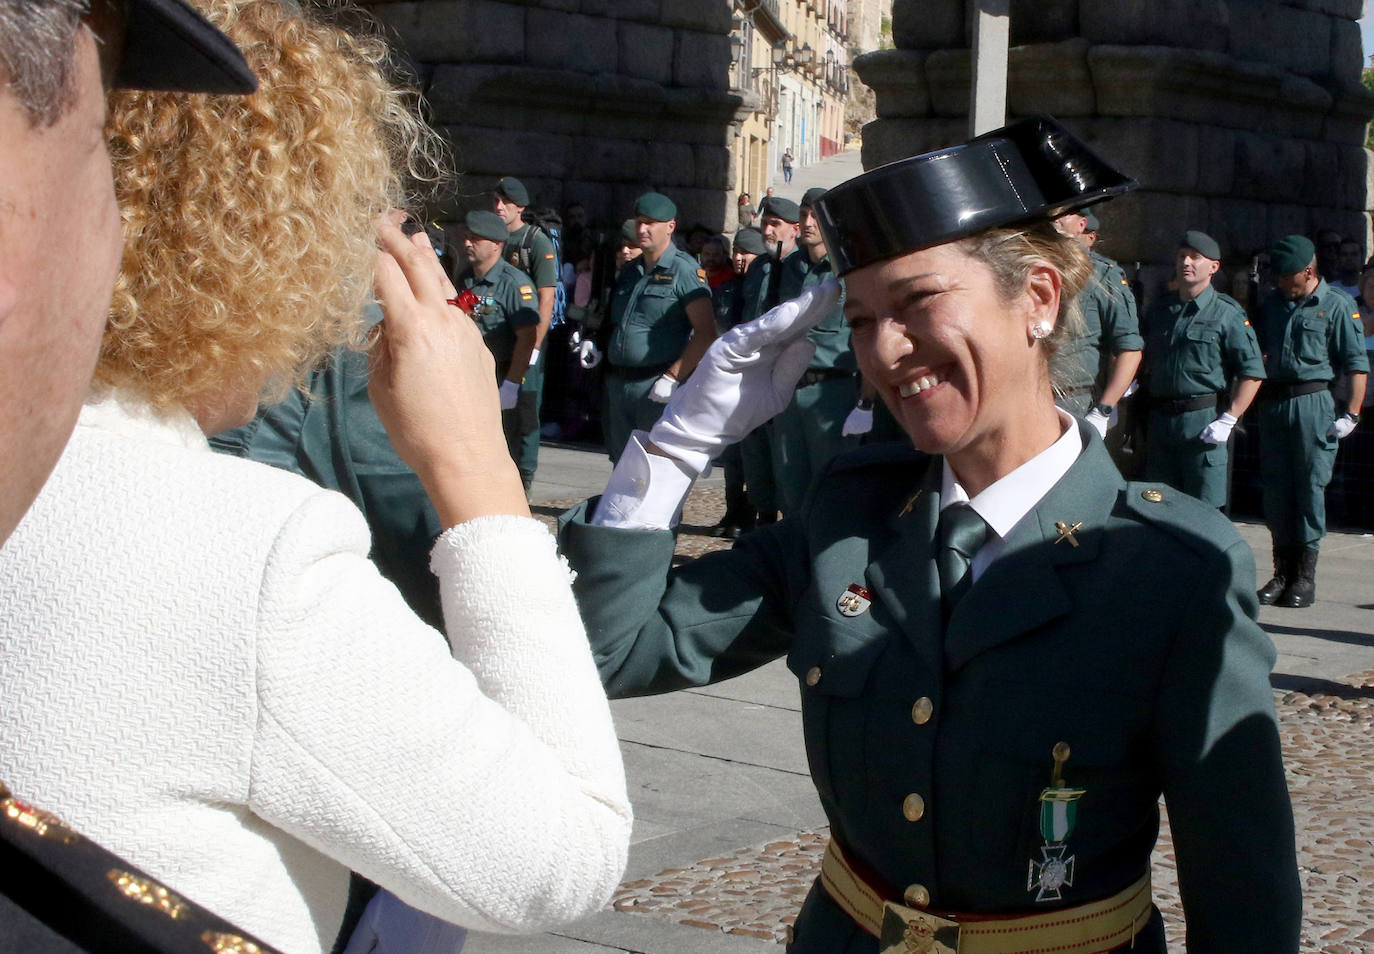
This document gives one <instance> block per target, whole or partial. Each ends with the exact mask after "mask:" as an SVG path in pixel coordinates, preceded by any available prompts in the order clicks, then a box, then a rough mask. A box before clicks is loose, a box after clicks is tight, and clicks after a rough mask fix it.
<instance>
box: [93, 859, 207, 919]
mask: <svg viewBox="0 0 1374 954" xmlns="http://www.w3.org/2000/svg"><path fill="white" fill-rule="evenodd" d="M105 876H106V877H107V878H109V879H110V881H111V883H113V884H114V886H115V887H116V888H118V889H119V893H120V894H122V895H124V897H126V898H128V899H129V900H130V901H137V902H138V903H139V904H146V905H148V907H150V908H156V909H157V910H159V911H161V912H162V913H163V914H165V915H167V917H169V918H171V919H172V920H173V921H175V920H176V919H177V918H179V917H181V916H182V915H184V914H186V913H187V907H186V901H185V899H183V898H179V897H177V896H176V895H175V894H173V893H172V892H171V891H169V890H168V889H167V888H166V887H164V886H163V885H160V884H158V883H157V882H156V881H153V880H152V879H151V878H140V877H139V876H138V875H136V874H133V873H131V872H128V871H119V870H117V869H116V870H114V871H110V872H107V873H106V875H105Z"/></svg>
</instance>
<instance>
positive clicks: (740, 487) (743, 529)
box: [706, 479, 754, 540]
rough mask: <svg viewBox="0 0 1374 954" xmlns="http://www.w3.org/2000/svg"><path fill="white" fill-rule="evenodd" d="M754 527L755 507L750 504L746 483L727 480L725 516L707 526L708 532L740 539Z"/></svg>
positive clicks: (713, 534)
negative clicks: (712, 524)
mask: <svg viewBox="0 0 1374 954" xmlns="http://www.w3.org/2000/svg"><path fill="white" fill-rule="evenodd" d="M752 529H754V508H753V507H751V506H749V498H748V497H747V496H746V495H745V493H744V484H735V483H733V482H732V481H730V480H728V479H727V480H726V482H725V516H723V517H721V518H720V523H718V524H716V525H715V526H713V527H707V528H706V532H707V533H709V534H710V535H711V536H713V537H729V538H730V539H731V540H738V539H739V536H740V534H741V533H747V532H748V531H750V530H752Z"/></svg>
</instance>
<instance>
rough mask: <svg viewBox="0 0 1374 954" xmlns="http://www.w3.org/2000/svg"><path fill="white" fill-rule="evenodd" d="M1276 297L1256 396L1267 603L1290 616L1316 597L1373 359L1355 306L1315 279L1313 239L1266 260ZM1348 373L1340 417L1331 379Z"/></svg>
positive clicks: (1277, 250) (1287, 243) (1265, 325)
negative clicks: (1337, 477)
mask: <svg viewBox="0 0 1374 954" xmlns="http://www.w3.org/2000/svg"><path fill="white" fill-rule="evenodd" d="M1269 257H1270V262H1271V263H1272V266H1273V272H1274V292H1273V294H1272V295H1270V296H1269V297H1268V298H1267V299H1265V301H1264V302H1263V303H1262V305H1261V306H1260V313H1259V320H1258V322H1257V324H1258V332H1259V343H1260V349H1261V350H1262V351H1263V352H1264V366H1265V369H1266V370H1267V371H1268V374H1269V377H1268V380H1267V381H1266V382H1265V383H1264V387H1263V388H1261V390H1260V394H1259V431H1260V476H1261V477H1262V478H1263V481H1264V490H1263V496H1262V500H1263V504H1264V522H1265V523H1266V524H1267V525H1268V527H1269V533H1270V535H1271V536H1272V537H1273V540H1274V576H1273V578H1272V579H1270V580H1269V582H1268V583H1266V584H1264V586H1262V587H1261V588H1260V591H1259V601H1260V602H1261V603H1266V604H1273V605H1275V606H1287V607H1291V608H1294V609H1297V608H1302V607H1306V606H1311V605H1312V603H1313V602H1314V601H1315V600H1316V598H1317V553H1318V550H1319V548H1320V546H1321V539H1322V537H1324V536H1326V485H1327V484H1328V483H1330V482H1331V468H1332V466H1333V465H1334V464H1335V462H1336V442H1337V441H1339V440H1340V439H1341V438H1343V437H1347V436H1349V435H1350V433H1351V431H1353V430H1355V425H1356V424H1357V423H1358V422H1359V420H1360V405H1361V404H1362V403H1363V401H1364V392H1365V384H1366V381H1367V379H1368V377H1369V358H1368V356H1367V355H1366V354H1365V349H1364V327H1363V325H1362V324H1361V322H1360V313H1359V312H1358V311H1356V310H1355V302H1354V300H1353V299H1352V298H1351V297H1350V296H1349V295H1347V294H1346V293H1345V292H1343V291H1340V290H1339V289H1336V288H1332V287H1331V286H1330V285H1328V284H1327V283H1326V280H1325V279H1323V278H1322V277H1321V276H1320V275H1319V274H1318V273H1317V250H1316V247H1315V246H1314V245H1313V244H1312V242H1311V241H1310V240H1309V239H1306V238H1304V237H1303V236H1301V235H1289V236H1286V237H1285V238H1282V239H1280V240H1279V241H1278V242H1277V243H1275V245H1274V247H1273V248H1272V249H1271V250H1270V252H1269ZM1342 372H1343V373H1346V374H1349V375H1350V399H1349V403H1348V404H1347V405H1346V406H1344V407H1342V408H1340V409H1337V408H1336V405H1335V402H1334V400H1333V399H1332V397H1331V390H1330V387H1331V380H1332V378H1334V377H1335V376H1336V374H1338V373H1342Z"/></svg>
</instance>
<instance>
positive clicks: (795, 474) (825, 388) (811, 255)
mask: <svg viewBox="0 0 1374 954" xmlns="http://www.w3.org/2000/svg"><path fill="white" fill-rule="evenodd" d="M824 194H825V190H824V189H822V188H819V187H817V188H813V189H809V190H808V191H807V193H806V195H805V196H803V197H802V201H801V209H800V222H799V223H798V226H799V232H798V242H797V244H798V246H799V247H800V248H801V251H802V255H801V256H799V260H800V261H802V262H803V263H804V265H805V268H804V270H800V271H798V270H790V269H789V270H787V271H784V273H783V276H782V281H781V283H780V288H779V292H778V297H779V299H780V300H782V301H788V300H790V299H793V298H796V297H798V296H799V295H801V293H802V292H804V291H805V290H806V289H808V288H813V287H815V286H816V285H819V284H821V283H822V282H824V281H825V280H826V279H828V278H830V277H831V276H832V275H833V271H832V270H831V267H830V257H829V254H828V252H827V251H826V247H825V236H823V235H822V234H821V227H820V223H819V222H818V221H817V220H816V214H815V205H816V201H817V200H818V199H819V198H820V197H821V196H822V195H824ZM807 338H809V339H810V341H811V343H812V344H814V345H815V346H816V351H815V354H813V355H812V356H811V363H810V365H808V366H807V369H806V371H805V372H803V374H802V376H801V380H800V381H798V382H797V390H796V393H794V394H793V395H792V400H791V402H790V403H789V404H788V405H787V407H785V408H783V409H782V412H781V413H779V414H778V416H777V417H775V418H773V420H772V422H771V427H772V434H771V435H770V436H771V439H772V451H773V482H774V483H775V484H776V485H777V488H778V497H779V502H780V503H781V504H782V512H783V513H784V514H787V513H792V512H794V511H795V510H797V508H799V507H800V506H801V503H802V499H803V498H804V497H805V495H806V488H807V487H809V486H811V481H812V479H813V478H814V477H815V476H816V474H819V473H820V472H821V470H822V469H824V467H825V465H826V464H828V463H829V462H830V459H831V458H833V457H835V456H836V455H837V454H840V453H843V452H844V451H847V450H853V449H854V448H856V447H858V446H859V437H858V435H859V434H861V433H864V432H866V431H867V430H868V429H869V428H870V427H871V426H872V423H873V417H872V414H873V397H872V395H869V396H868V397H867V398H866V399H863V398H861V397H860V395H859V367H858V365H857V364H856V363H855V360H854V349H853V348H852V347H850V344H849V325H848V323H846V322H845V320H844V296H843V295H841V296H840V300H839V301H837V302H836V303H835V307H834V308H833V309H832V310H831V312H830V314H828V315H826V316H825V317H824V318H823V319H821V321H820V322H819V323H817V324H816V326H815V327H814V328H812V329H811V331H810V332H808V333H807ZM865 424H867V426H864V425H865Z"/></svg>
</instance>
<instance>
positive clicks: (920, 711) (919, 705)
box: [911, 696, 935, 725]
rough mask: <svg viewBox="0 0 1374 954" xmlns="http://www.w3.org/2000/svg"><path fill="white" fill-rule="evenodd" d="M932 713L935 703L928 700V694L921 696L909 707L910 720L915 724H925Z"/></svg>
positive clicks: (933, 712)
mask: <svg viewBox="0 0 1374 954" xmlns="http://www.w3.org/2000/svg"><path fill="white" fill-rule="evenodd" d="M934 714H935V703H933V702H931V701H930V696H922V697H921V698H919V699H917V700H916V704H915V705H913V706H912V707H911V721H912V722H914V723H916V724H917V725H925V724H926V723H927V722H929V721H930V717H931V716H933V715H934Z"/></svg>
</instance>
